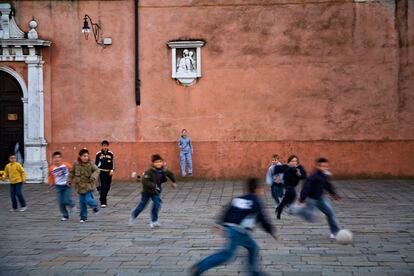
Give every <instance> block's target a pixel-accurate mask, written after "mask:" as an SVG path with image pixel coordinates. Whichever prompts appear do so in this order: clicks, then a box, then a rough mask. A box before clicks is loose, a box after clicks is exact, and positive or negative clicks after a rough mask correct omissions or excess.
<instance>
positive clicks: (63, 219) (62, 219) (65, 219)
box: [60, 217, 68, 221]
mask: <svg viewBox="0 0 414 276" xmlns="http://www.w3.org/2000/svg"><path fill="white" fill-rule="evenodd" d="M60 220H61V221H67V220H68V219H67V218H65V217H63V218H61V219H60Z"/></svg>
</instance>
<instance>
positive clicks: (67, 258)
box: [0, 180, 414, 276]
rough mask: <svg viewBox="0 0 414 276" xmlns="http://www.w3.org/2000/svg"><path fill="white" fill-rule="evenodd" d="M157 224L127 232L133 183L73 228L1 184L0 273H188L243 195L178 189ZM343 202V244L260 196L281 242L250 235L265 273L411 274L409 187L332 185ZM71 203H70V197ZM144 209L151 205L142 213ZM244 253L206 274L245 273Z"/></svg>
mask: <svg viewBox="0 0 414 276" xmlns="http://www.w3.org/2000/svg"><path fill="white" fill-rule="evenodd" d="M165 187H166V188H165V190H164V192H163V208H162V210H161V216H160V221H161V223H162V227H161V228H159V229H156V230H152V229H149V227H148V222H149V210H150V209H149V208H147V209H146V210H145V211H144V212H143V213H142V214H141V216H140V217H139V218H138V221H137V223H136V224H135V225H133V226H128V225H127V220H128V217H129V214H130V211H131V209H132V208H133V207H134V206H135V204H136V202H137V200H138V199H139V191H140V184H136V183H115V184H114V185H113V188H112V190H111V192H110V197H109V208H107V209H103V210H102V211H101V212H100V213H98V214H96V215H94V214H92V212H91V210H89V221H88V222H87V223H85V224H80V223H79V217H78V214H75V215H74V216H73V217H71V218H70V220H69V221H66V222H61V221H60V214H59V211H58V208H57V205H56V202H55V193H54V191H52V192H48V189H47V187H46V185H26V186H25V187H24V190H23V191H24V195H25V197H26V200H27V202H28V206H29V209H28V210H27V211H26V212H22V213H20V212H16V213H10V212H7V210H8V209H10V200H9V197H8V191H9V187H8V185H0V222H1V223H0V275H13V276H16V275H173V276H179V275H187V274H186V273H187V269H188V267H190V266H191V265H192V264H193V263H194V262H196V261H198V260H199V259H200V258H202V257H204V256H206V255H208V254H211V253H212V252H214V251H215V250H216V249H217V248H218V247H219V246H220V245H221V243H222V241H223V239H222V237H221V236H220V235H218V234H216V233H214V232H211V231H210V229H209V228H210V226H212V225H213V219H214V217H215V216H216V215H217V214H218V212H219V211H220V210H221V206H222V205H223V204H226V203H227V202H228V201H229V200H230V198H231V197H233V196H237V195H240V194H241V193H242V183H241V182H238V181H219V182H214V181H195V182H181V183H179V188H178V189H176V190H173V189H171V188H170V187H169V186H168V187H167V186H165ZM336 187H337V189H338V191H339V193H340V194H341V195H342V201H340V202H335V203H334V208H335V209H336V213H337V217H338V220H339V222H340V224H341V225H342V227H344V228H348V229H351V230H352V231H353V233H354V235H355V239H354V244H353V245H348V246H341V245H338V244H336V243H335V242H333V241H331V240H330V239H329V237H328V236H329V231H328V226H327V224H326V223H325V220H324V219H323V217H321V219H320V220H319V221H318V222H316V223H312V224H310V223H305V222H302V221H300V220H299V219H297V218H295V217H290V216H288V215H286V214H283V215H282V220H281V221H276V219H275V215H274V211H273V208H272V207H273V201H272V200H271V197H270V193H269V191H268V190H267V191H266V197H265V199H266V203H267V207H268V214H269V216H271V219H272V221H273V223H274V224H275V225H276V226H277V228H278V232H279V234H280V237H281V238H280V240H279V241H274V240H272V239H271V238H270V236H268V235H267V234H265V233H264V232H263V231H262V230H260V229H256V231H255V232H254V234H253V235H254V237H255V238H256V239H257V242H258V244H259V246H260V247H261V251H260V254H261V258H260V259H261V265H262V267H263V270H264V271H265V272H267V273H268V275H291V276H293V275H311V276H313V275H344V276H345V275H361V276H366V275H376V276H377V275H414V204H413V202H412V200H413V199H414V181H413V180H382V181H380V180H376V181H373V180H352V181H337V182H336ZM74 198H75V199H76V201H77V197H76V196H75V197H74ZM149 207H150V206H149ZM245 256H246V252H245V250H244V249H240V250H239V251H238V253H237V256H236V259H235V262H232V263H230V264H227V265H225V266H222V267H219V268H218V269H214V270H211V271H210V272H209V273H206V275H245V274H246V273H245V268H244V263H245V262H246V259H245Z"/></svg>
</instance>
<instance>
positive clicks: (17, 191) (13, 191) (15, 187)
mask: <svg viewBox="0 0 414 276" xmlns="http://www.w3.org/2000/svg"><path fill="white" fill-rule="evenodd" d="M22 186H23V183H22V182H20V183H16V184H10V198H11V201H12V207H13V209H17V199H19V203H20V206H21V207H22V208H23V207H26V201H25V200H24V197H23V194H22ZM16 197H17V199H16Z"/></svg>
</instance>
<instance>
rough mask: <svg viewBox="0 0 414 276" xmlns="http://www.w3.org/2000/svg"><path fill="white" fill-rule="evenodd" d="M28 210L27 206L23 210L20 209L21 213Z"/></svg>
mask: <svg viewBox="0 0 414 276" xmlns="http://www.w3.org/2000/svg"><path fill="white" fill-rule="evenodd" d="M26 210H27V206H24V207H22V208H20V209H19V212H24V211H26Z"/></svg>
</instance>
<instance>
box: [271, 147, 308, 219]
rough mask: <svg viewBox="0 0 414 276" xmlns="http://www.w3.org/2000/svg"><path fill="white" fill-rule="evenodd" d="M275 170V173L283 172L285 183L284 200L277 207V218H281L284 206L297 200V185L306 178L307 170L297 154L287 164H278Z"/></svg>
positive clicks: (290, 157)
mask: <svg viewBox="0 0 414 276" xmlns="http://www.w3.org/2000/svg"><path fill="white" fill-rule="evenodd" d="M273 172H274V174H278V173H283V183H284V185H285V195H284V196H283V199H282V202H281V203H280V204H279V205H278V206H277V207H276V218H277V219H280V215H281V214H282V211H283V208H285V206H288V205H290V204H292V203H293V202H294V201H295V200H296V186H297V185H298V184H299V181H300V180H302V179H306V171H305V168H304V167H302V165H300V164H299V158H298V157H297V156H296V155H291V156H289V158H288V164H287V165H277V166H275V167H274V171H273Z"/></svg>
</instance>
